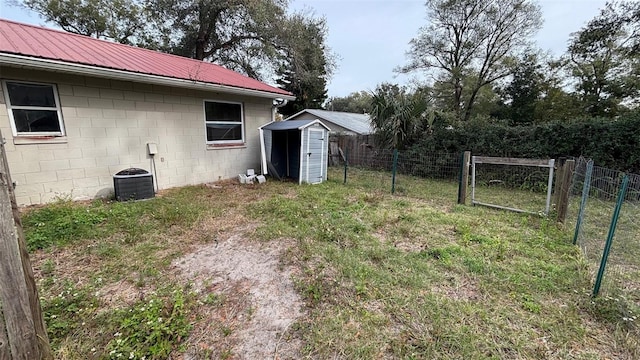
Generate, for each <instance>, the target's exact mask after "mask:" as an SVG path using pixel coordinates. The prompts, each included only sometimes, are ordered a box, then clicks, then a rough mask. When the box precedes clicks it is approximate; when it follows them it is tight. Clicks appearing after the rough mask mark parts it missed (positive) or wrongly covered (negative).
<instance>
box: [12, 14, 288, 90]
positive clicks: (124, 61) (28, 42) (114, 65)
mask: <svg viewBox="0 0 640 360" xmlns="http://www.w3.org/2000/svg"><path fill="white" fill-rule="evenodd" d="M22 56H24V57H28V58H30V59H33V58H35V59H38V60H40V61H59V62H64V63H66V64H74V65H77V67H75V68H74V69H75V70H77V72H78V73H83V69H84V70H85V71H86V70H87V66H88V67H91V68H99V69H111V70H120V71H124V72H129V73H134V74H143V75H152V76H159V77H163V78H169V79H176V80H181V81H185V80H187V81H189V82H200V83H205V84H214V85H222V86H224V87H232V88H237V89H246V90H252V91H257V92H260V93H266V94H262V95H269V94H271V95H273V96H272V97H274V98H276V97H284V98H290V99H292V98H294V97H293V96H292V94H291V93H289V92H288V91H285V90H282V89H278V88H276V87H273V86H270V85H267V84H265V83H263V82H261V81H258V80H255V79H252V78H250V77H247V76H244V75H242V74H239V73H237V72H235V71H232V70H229V69H226V68H224V67H222V66H219V65H216V64H213V63H210V62H205V61H200V60H195V59H189V58H185V57H181V56H176V55H171V54H166V53H161V52H158V51H152V50H148V49H142V48H138V47H134V46H129V45H124V44H119V43H114V42H109V41H105V40H99V39H94V38H91V37H88V36H83V35H77V34H71V33H68V32H64V31H60V30H53V29H47V28H43V27H38V26H33V25H28V24H22V23H18V22H14V21H9V20H5V19H0V64H2V63H5V64H10V63H12V62H11V61H10V60H12V59H16V58H18V59H19V58H20V57H22ZM260 93H256V94H257V95H260ZM278 95H280V96H278Z"/></svg>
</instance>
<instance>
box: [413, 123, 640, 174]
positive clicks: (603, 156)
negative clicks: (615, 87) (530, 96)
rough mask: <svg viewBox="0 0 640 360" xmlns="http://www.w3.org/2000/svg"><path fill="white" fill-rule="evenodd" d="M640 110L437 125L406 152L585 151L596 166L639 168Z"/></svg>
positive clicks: (555, 154) (529, 154)
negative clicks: (523, 122) (530, 121)
mask: <svg viewBox="0 0 640 360" xmlns="http://www.w3.org/2000/svg"><path fill="white" fill-rule="evenodd" d="M638 149H640V112H636V113H631V114H627V115H625V116H622V117H620V118H618V119H614V120H612V119H603V118H585V119H576V120H574V121H569V122H549V123H545V124H536V125H530V126H509V125H508V124H507V123H504V122H492V121H487V120H475V121H470V122H468V123H464V124H460V125H456V126H454V127H453V129H451V128H450V129H446V128H438V129H435V130H434V132H433V133H432V134H430V135H426V136H425V137H424V138H423V139H422V140H420V141H419V142H418V143H416V144H414V145H413V146H412V147H411V149H410V151H413V152H418V153H428V152H434V151H438V152H440V151H446V152H454V153H459V152H462V151H465V150H469V151H471V152H472V154H474V155H483V156H506V157H525V158H560V157H578V156H585V157H589V158H592V159H593V160H594V162H595V163H596V164H597V165H598V166H602V167H607V168H611V169H616V170H621V171H626V172H631V173H640V152H639V151H638Z"/></svg>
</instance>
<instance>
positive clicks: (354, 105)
mask: <svg viewBox="0 0 640 360" xmlns="http://www.w3.org/2000/svg"><path fill="white" fill-rule="evenodd" d="M325 109H327V110H331V111H344V112H350V113H359V114H367V113H370V112H371V93H369V92H367V91H357V92H352V93H351V94H349V95H347V96H345V97H337V96H336V97H331V98H329V100H328V101H327V103H326V104H325Z"/></svg>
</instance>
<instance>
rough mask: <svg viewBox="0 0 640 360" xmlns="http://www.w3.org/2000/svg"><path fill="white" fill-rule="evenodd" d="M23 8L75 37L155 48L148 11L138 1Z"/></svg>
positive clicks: (56, 0)
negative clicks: (81, 36)
mask: <svg viewBox="0 0 640 360" xmlns="http://www.w3.org/2000/svg"><path fill="white" fill-rule="evenodd" d="M22 5H23V6H24V7H26V8H29V9H31V10H33V11H35V12H37V13H38V14H40V15H42V17H43V18H44V19H45V20H46V21H49V22H53V23H56V24H57V25H58V26H60V27H61V28H62V29H64V30H65V31H68V32H72V33H75V34H81V35H86V36H92V37H95V38H103V39H105V38H106V39H113V40H114V41H117V42H119V43H123V44H128V45H136V46H141V47H146V48H151V49H155V48H157V47H158V45H159V43H158V42H157V40H156V38H157V34H156V33H155V32H154V31H153V28H152V23H153V21H152V19H151V18H150V17H149V12H148V11H147V9H146V8H145V7H144V6H143V5H142V4H140V3H139V2H137V1H135V0H24V1H23V2H22Z"/></svg>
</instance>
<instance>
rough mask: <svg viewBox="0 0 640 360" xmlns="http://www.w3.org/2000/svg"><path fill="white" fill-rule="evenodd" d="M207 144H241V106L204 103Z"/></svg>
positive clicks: (242, 140) (223, 103)
mask: <svg viewBox="0 0 640 360" xmlns="http://www.w3.org/2000/svg"><path fill="white" fill-rule="evenodd" d="M204 118H205V125H206V128H207V144H213V145H215V144H243V143H244V121H243V114H242V104H241V103H232V102H221V101H205V102H204Z"/></svg>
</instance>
